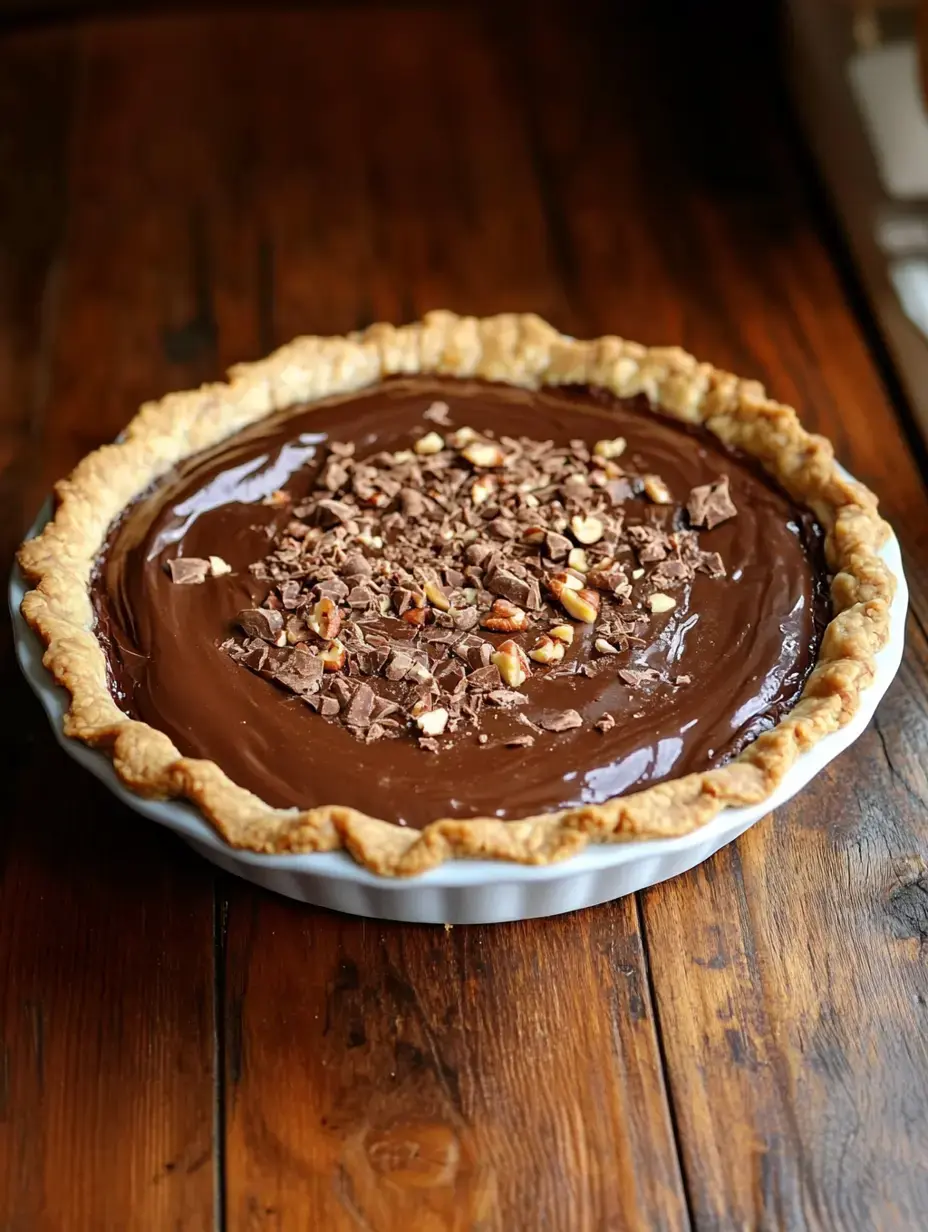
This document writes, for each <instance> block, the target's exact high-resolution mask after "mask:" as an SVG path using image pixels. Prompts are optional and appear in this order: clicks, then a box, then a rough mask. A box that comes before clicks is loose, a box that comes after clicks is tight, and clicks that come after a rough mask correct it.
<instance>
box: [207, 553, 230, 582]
mask: <svg viewBox="0 0 928 1232" xmlns="http://www.w3.org/2000/svg"><path fill="white" fill-rule="evenodd" d="M209 571H210V573H211V574H212V575H213V577H223V576H224V575H225V574H227V573H231V572H232V566H231V565H230V564H229V562H228V561H227V560H223V559H222V557H221V556H211V557H210V558H209Z"/></svg>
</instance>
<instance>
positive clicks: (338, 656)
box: [319, 638, 348, 672]
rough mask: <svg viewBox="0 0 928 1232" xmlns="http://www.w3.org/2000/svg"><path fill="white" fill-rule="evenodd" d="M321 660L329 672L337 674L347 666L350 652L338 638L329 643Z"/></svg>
mask: <svg viewBox="0 0 928 1232" xmlns="http://www.w3.org/2000/svg"><path fill="white" fill-rule="evenodd" d="M319 658H320V659H321V660H322V666H323V667H324V668H325V670H326V671H327V672H337V671H338V670H339V669H340V668H343V667H344V666H345V662H346V660H347V658H348V652H347V650H346V649H345V647H344V646H343V645H342V643H341V642H340V641H339V640H338V638H335V639H334V640H333V641H331V642H329V644H328V645H327V646H326V648H325V649H324V650H323V652H322V654H321V655H320V656H319Z"/></svg>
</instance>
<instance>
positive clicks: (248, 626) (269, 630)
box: [235, 607, 284, 642]
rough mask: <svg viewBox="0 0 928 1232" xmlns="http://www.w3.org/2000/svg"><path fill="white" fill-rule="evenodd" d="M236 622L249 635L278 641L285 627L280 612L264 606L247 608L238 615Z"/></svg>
mask: <svg viewBox="0 0 928 1232" xmlns="http://www.w3.org/2000/svg"><path fill="white" fill-rule="evenodd" d="M235 622H236V624H237V625H238V626H239V627H240V628H241V629H242V631H243V632H244V633H245V634H246V635H247V636H248V637H261V638H264V639H265V641H268V642H274V641H276V640H277V638H278V636H279V635H280V633H281V632H282V631H283V627H284V618H283V616H282V615H281V613H280V612H274V611H270V610H269V609H267V608H263V607H251V608H245V610H244V611H242V612H239V614H238V615H237V616H236V618H235Z"/></svg>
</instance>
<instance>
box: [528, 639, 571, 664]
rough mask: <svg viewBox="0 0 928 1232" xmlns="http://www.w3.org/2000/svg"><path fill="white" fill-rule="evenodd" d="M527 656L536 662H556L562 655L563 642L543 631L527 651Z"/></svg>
mask: <svg viewBox="0 0 928 1232" xmlns="http://www.w3.org/2000/svg"><path fill="white" fill-rule="evenodd" d="M528 657H529V658H530V659H534V660H535V662H536V663H557V662H559V661H560V660H561V659H563V657H564V643H563V642H560V641H558V640H557V639H556V638H553V637H551V636H550V635H549V634H547V633H543V634H542V635H541V637H540V638H539V639H538V641H537V642H536V643H535V645H534V646H533V647H532V649H531V650H530V651H529V652H528Z"/></svg>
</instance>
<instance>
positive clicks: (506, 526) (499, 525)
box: [487, 518, 519, 539]
mask: <svg viewBox="0 0 928 1232" xmlns="http://www.w3.org/2000/svg"><path fill="white" fill-rule="evenodd" d="M487 530H488V531H489V532H490V534H492V535H495V536H496V538H497V539H515V537H516V535H517V534H518V533H519V528H518V526H517V525H516V524H515V522H513V520H512V518H494V519H493V521H492V522H490V523H488V524H487Z"/></svg>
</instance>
